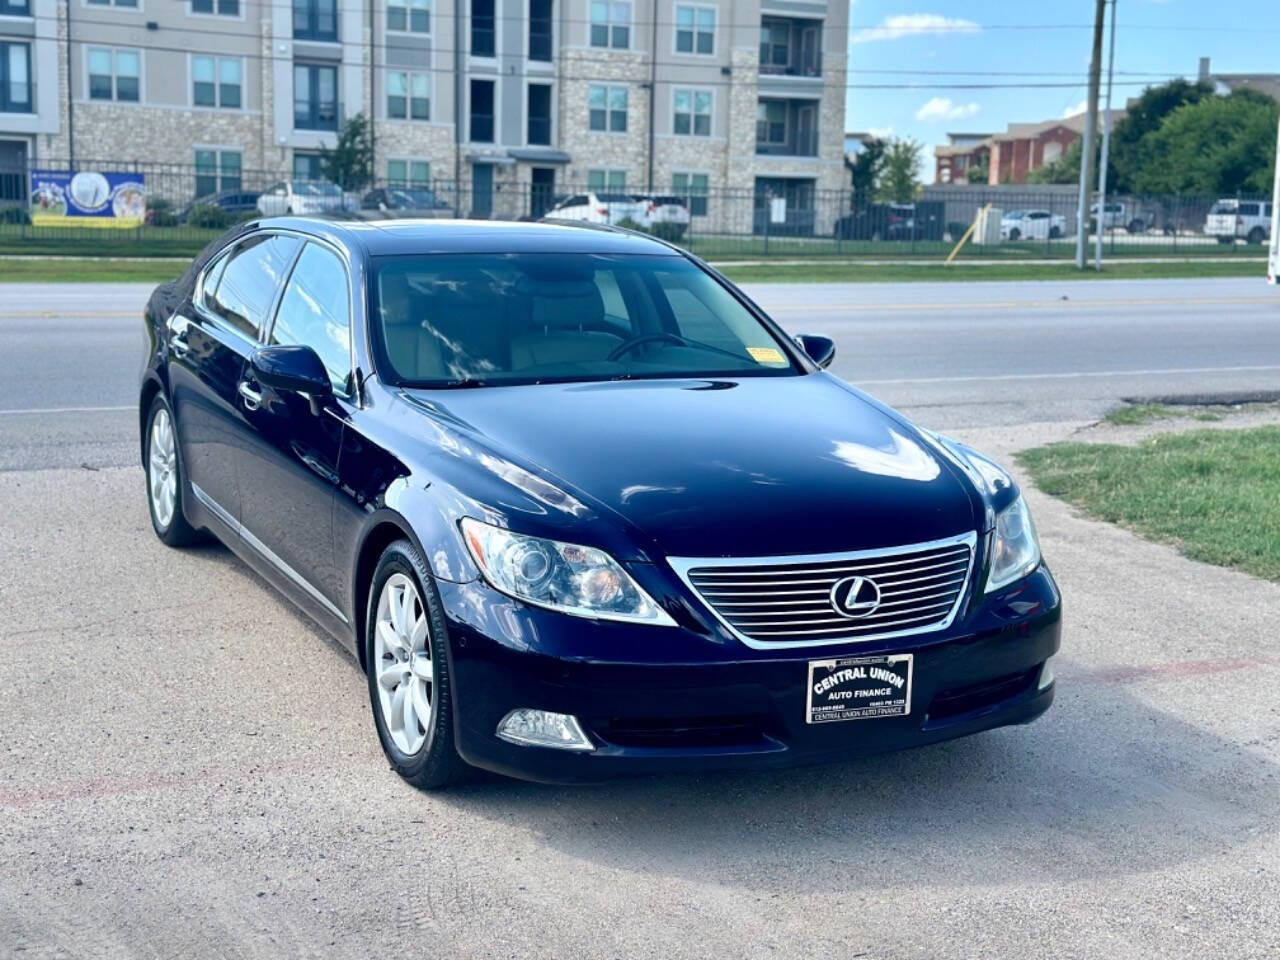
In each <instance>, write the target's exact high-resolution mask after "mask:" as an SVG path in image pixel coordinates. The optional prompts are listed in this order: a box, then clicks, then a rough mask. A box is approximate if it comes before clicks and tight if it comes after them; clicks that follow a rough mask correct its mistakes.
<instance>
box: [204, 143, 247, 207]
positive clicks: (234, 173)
mask: <svg viewBox="0 0 1280 960" xmlns="http://www.w3.org/2000/svg"><path fill="white" fill-rule="evenodd" d="M242 169H243V162H242V157H241V155H240V151H239V150H206V149H197V150H196V197H197V198H198V197H207V196H209V195H210V194H213V193H218V192H219V191H236V190H239V189H240V179H241V177H240V174H241V170H242Z"/></svg>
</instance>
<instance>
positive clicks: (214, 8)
mask: <svg viewBox="0 0 1280 960" xmlns="http://www.w3.org/2000/svg"><path fill="white" fill-rule="evenodd" d="M191 12H192V13H203V14H206V15H208V16H219V17H238V16H240V0H191Z"/></svg>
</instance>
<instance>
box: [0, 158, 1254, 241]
mask: <svg viewBox="0 0 1280 960" xmlns="http://www.w3.org/2000/svg"><path fill="white" fill-rule="evenodd" d="M76 169H77V171H78V172H82V173H83V172H88V173H93V172H95V171H103V172H107V171H109V172H110V173H109V174H108V176H110V178H111V179H110V182H108V180H107V179H106V178H104V179H102V180H101V181H100V182H96V181H94V180H93V179H92V177H90V178H89V179H88V180H86V181H85V183H84V184H81V185H79V186H77V185H76V184H74V183H73V182H72V181H71V180H70V179H69V178H68V177H66V176H62V177H58V176H50V175H51V174H57V173H59V172H65V171H66V170H67V165H66V164H65V162H64V163H62V164H59V163H57V162H56V161H44V162H41V163H38V164H35V165H33V166H32V167H31V168H30V169H9V170H0V252H4V253H36V254H57V253H66V254H80V253H93V254H117V255H165V254H169V255H174V256H187V255H190V254H191V253H193V252H194V251H195V250H198V249H199V248H200V247H202V246H203V245H204V244H205V243H207V242H208V241H209V240H211V239H213V238H214V237H216V236H217V235H218V234H219V233H220V232H221V231H222V230H224V229H226V228H227V227H228V226H230V225H231V224H233V223H235V222H237V221H238V220H241V219H245V218H251V217H255V216H259V215H261V213H263V212H265V213H269V214H276V213H286V212H293V213H313V212H317V211H320V210H324V211H327V212H328V213H329V214H331V215H334V216H343V217H356V218H364V219H382V218H386V217H392V216H402V215H407V216H415V217H432V218H483V219H502V220H517V219H537V218H539V217H542V216H569V217H574V218H586V219H590V220H593V221H595V222H602V223H613V224H620V225H622V226H629V227H634V228H639V229H647V230H649V231H651V232H653V233H655V234H656V235H658V236H661V237H663V238H664V239H668V240H672V241H675V242H677V243H679V244H681V245H683V246H686V247H688V248H689V249H691V250H693V251H694V252H696V253H698V254H699V255H701V256H704V257H707V258H713V259H721V260H723V259H749V258H756V257H760V258H764V257H769V258H775V257H776V258H788V257H790V258H803V259H808V258H828V257H866V258H877V257H880V258H887V259H897V258H904V257H907V258H910V257H921V258H936V257H940V256H944V255H946V254H947V253H949V252H950V251H951V249H952V248H953V247H954V245H955V243H956V242H957V241H958V240H959V239H960V238H961V237H962V236H963V235H964V234H965V233H966V232H967V231H968V230H969V227H970V225H971V224H973V223H974V220H975V218H976V216H977V215H978V213H979V211H983V210H984V209H988V208H989V211H990V212H989V213H988V214H987V217H988V220H990V221H993V222H994V224H995V225H994V226H988V228H987V230H986V231H985V232H979V233H977V234H975V235H974V236H973V237H972V238H971V240H970V241H969V243H967V244H966V246H965V248H964V251H963V254H962V255H963V256H966V257H986V258H992V259H1001V260H1009V261H1017V260H1031V259H1041V258H1045V259H1054V258H1070V257H1072V256H1073V255H1074V251H1075V238H1076V236H1077V234H1078V232H1079V229H1080V226H1081V224H1080V223H1079V218H1078V216H1077V205H1076V197H1075V195H1074V192H1073V191H1072V190H1071V188H1069V187H1035V186H1027V187H1019V186H1008V185H1002V186H1000V187H982V186H977V187H964V186H955V187H942V186H934V187H928V188H925V190H924V191H923V193H922V195H921V197H920V199H918V200H916V201H915V202H914V203H910V204H891V203H881V202H874V201H871V200H868V199H866V198H862V197H859V196H857V195H855V193H854V192H853V191H852V190H819V189H817V188H816V187H815V185H814V184H815V181H813V180H806V179H783V178H758V179H757V180H756V181H755V182H754V183H753V184H752V185H750V186H745V187H712V188H705V189H698V184H697V183H696V182H691V181H689V180H684V181H682V182H681V184H680V186H681V188H682V192H680V193H676V192H675V191H673V190H661V191H656V192H655V193H656V196H654V198H653V199H654V200H655V204H654V206H653V208H652V209H651V208H650V206H649V204H648V203H647V202H641V201H638V200H633V199H632V198H633V197H639V196H641V194H639V193H636V194H631V193H630V192H629V190H628V188H622V189H619V188H618V186H617V185H616V184H609V185H607V186H605V185H601V184H561V183H556V184H554V185H553V184H547V183H532V184H531V183H528V182H521V181H517V180H514V179H511V180H504V179H502V178H501V177H499V178H497V179H495V180H479V179H477V180H475V181H466V182H455V181H451V180H432V181H429V182H408V181H396V182H387V181H385V180H379V181H377V182H374V183H371V184H368V185H366V186H364V187H362V188H361V189H359V190H351V191H341V190H338V189H337V188H336V187H334V186H333V185H332V184H323V183H316V182H297V181H295V182H294V185H293V186H292V187H291V188H289V189H287V190H285V192H284V194H283V197H284V199H283V200H282V199H281V188H280V186H279V185H280V184H282V183H285V182H287V181H288V180H289V177H288V175H287V174H284V173H282V172H281V171H279V170H270V171H267V170H244V169H240V168H239V167H238V166H235V167H230V166H225V165H223V166H219V165H217V164H216V163H215V164H212V165H205V166H200V167H197V166H182V165H163V164H132V163H131V164H122V163H116V162H112V161H85V162H78V163H77V165H76ZM409 172H410V169H409V168H406V174H408V173H409ZM95 183H96V186H95ZM81 187H82V188H83V189H81V193H85V192H90V193H92V194H93V195H92V196H89V197H87V198H86V197H84V196H77V193H76V191H77V189H80V188H81ZM273 188H274V189H273ZM629 189H630V190H634V189H635V188H634V187H632V188H629ZM129 190H133V191H134V192H135V194H137V193H140V194H141V198H139V196H137V195H128V196H125V197H124V201H125V202H121V201H119V200H117V197H118V196H121V195H123V194H127V193H128V191H129ZM387 190H391V191H393V192H394V194H395V195H394V196H392V197H388V195H387V194H386V193H385V191H387ZM623 190H628V192H627V193H625V194H624V192H623ZM644 196H649V195H647V194H645V195H644ZM672 197H675V198H677V201H676V203H674V204H667V203H664V202H662V201H663V199H664V198H672ZM565 198H587V202H583V203H575V204H573V205H572V206H571V208H570V209H568V210H565V209H563V208H562V209H559V210H557V209H556V207H557V204H558V203H560V201H562V200H564V199H565ZM81 200H87V201H91V202H93V203H97V204H98V208H97V211H96V213H95V214H94V215H80V214H79V212H78V211H76V210H74V209H73V208H74V207H75V206H76V205H77V203H78V201H81ZM628 201H630V202H628ZM679 207H683V209H684V210H685V211H687V215H685V214H682V213H681V212H680V210H679V209H678V208H679ZM1270 208H1271V203H1270V200H1269V198H1263V197H1239V198H1221V197H1193V196H1119V197H1112V198H1108V200H1107V204H1106V208H1105V210H1103V211H1102V213H1101V215H1099V211H1098V210H1097V208H1096V204H1095V205H1094V207H1093V209H1091V211H1090V214H1089V215H1088V217H1087V218H1086V223H1085V224H1084V227H1085V229H1086V230H1087V231H1088V233H1089V235H1090V244H1091V247H1090V249H1091V250H1092V244H1093V242H1094V238H1095V237H1096V234H1097V231H1098V229H1099V228H1100V229H1101V230H1102V236H1103V242H1104V250H1105V253H1106V255H1108V256H1144V255H1162V254H1164V255H1167V254H1177V255H1195V254H1230V253H1242V254H1249V253H1254V254H1258V255H1260V254H1261V253H1262V249H1263V248H1262V245H1263V244H1264V243H1265V242H1266V241H1267V240H1268V239H1269V236H1270V229H1271V209H1270Z"/></svg>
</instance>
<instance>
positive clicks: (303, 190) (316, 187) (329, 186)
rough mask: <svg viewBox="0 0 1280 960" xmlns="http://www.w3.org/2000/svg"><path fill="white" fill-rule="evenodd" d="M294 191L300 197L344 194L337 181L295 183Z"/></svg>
mask: <svg viewBox="0 0 1280 960" xmlns="http://www.w3.org/2000/svg"><path fill="white" fill-rule="evenodd" d="M293 192H294V193H296V194H297V195H298V196H300V197H340V196H342V190H341V188H340V187H339V186H338V185H337V184H336V183H295V184H294V185H293Z"/></svg>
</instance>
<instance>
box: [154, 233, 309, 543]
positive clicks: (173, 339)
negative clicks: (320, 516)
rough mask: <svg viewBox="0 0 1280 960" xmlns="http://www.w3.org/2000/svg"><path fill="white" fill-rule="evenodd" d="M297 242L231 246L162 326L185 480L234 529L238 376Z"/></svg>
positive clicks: (263, 238)
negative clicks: (166, 336)
mask: <svg viewBox="0 0 1280 960" xmlns="http://www.w3.org/2000/svg"><path fill="white" fill-rule="evenodd" d="M297 243H298V242H297V241H296V240H294V239H293V238H280V237H277V236H274V235H272V234H267V233H258V234H252V235H250V236H248V237H246V238H244V239H242V240H240V241H238V242H236V243H235V244H233V245H232V246H231V247H230V248H229V249H228V250H226V251H225V252H223V253H222V254H221V255H220V256H218V257H216V258H214V259H213V260H212V261H211V262H210V265H209V266H208V267H207V268H206V269H205V271H204V273H203V274H202V275H201V277H200V278H199V280H198V282H197V285H196V289H195V292H194V294H193V298H192V300H191V301H190V302H189V303H187V304H184V308H183V309H182V310H179V311H177V312H176V313H175V314H174V315H173V316H172V317H171V318H170V320H169V365H168V373H169V389H170V397H171V399H172V402H173V410H174V417H175V418H176V420H177V423H178V438H179V444H180V447H181V451H182V458H183V460H182V462H183V465H184V466H185V468H186V471H187V479H188V480H189V482H190V484H191V489H192V493H194V494H195V497H196V499H197V500H199V501H200V502H201V504H203V506H204V507H205V508H206V509H207V510H209V511H210V512H212V513H213V514H214V515H216V516H217V517H218V518H219V519H221V520H222V521H223V522H224V523H226V524H227V525H228V526H229V527H231V528H232V529H233V530H234V529H235V527H236V525H237V524H238V522H239V516H240V487H239V479H238V471H237V467H236V463H237V460H238V457H239V450H240V449H241V446H242V444H243V442H244V436H245V430H246V427H247V425H246V423H245V419H244V415H245V412H246V411H245V406H244V399H243V397H242V396H241V395H240V393H239V391H240V384H241V381H242V374H243V371H244V368H245V364H246V362H247V360H248V357H249V355H250V353H251V352H252V351H253V349H254V347H255V345H256V341H257V336H258V331H259V329H260V327H261V326H262V324H263V323H264V322H265V320H266V318H267V316H268V315H269V311H270V309H271V307H272V305H273V303H274V301H275V297H276V294H277V292H278V290H279V286H280V278H281V277H282V276H283V273H284V270H285V268H286V267H287V266H288V264H289V262H290V261H291V260H292V258H293V254H294V253H295V252H296V250H297Z"/></svg>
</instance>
